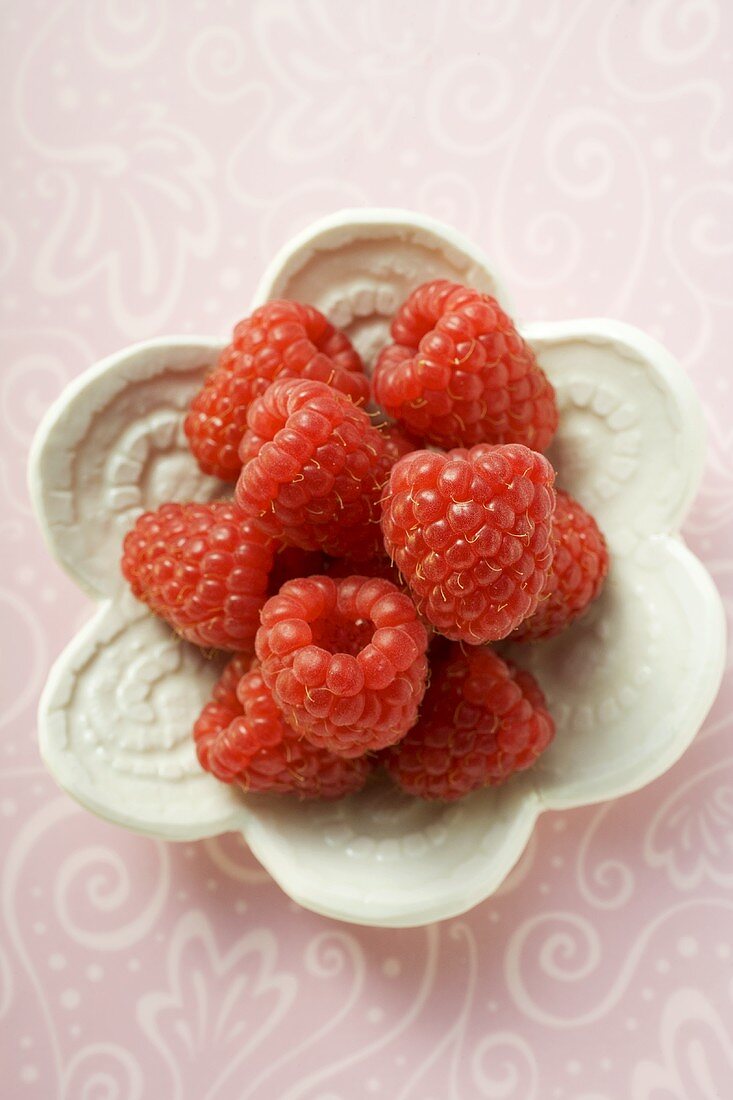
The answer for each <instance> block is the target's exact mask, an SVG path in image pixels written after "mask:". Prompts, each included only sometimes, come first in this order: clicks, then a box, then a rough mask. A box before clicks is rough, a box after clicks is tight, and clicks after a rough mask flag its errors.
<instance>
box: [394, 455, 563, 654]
mask: <svg viewBox="0 0 733 1100" xmlns="http://www.w3.org/2000/svg"><path fill="white" fill-rule="evenodd" d="M554 477H555V473H554V470H553V469H552V466H551V465H550V463H549V462H548V461H547V459H546V458H543V457H542V455H540V454H537V453H536V452H535V451H530V450H528V449H527V448H526V447H522V446H520V445H519V444H517V443H511V444H507V445H506V446H497V447H492V446H490V445H486V444H484V445H479V446H476V447H473V448H472V449H471V450H470V451H465V450H455V451H449V452H448V454H437V453H435V452H433V451H413V453H412V454H409V455H407V456H406V457H405V458H401V459H400V460H399V462H397V463H395V465H394V467H393V469H392V473H391V475H390V481H389V487H388V489H387V490H386V491H385V496H384V503H383V505H382V531H383V533H384V542H385V547H386V549H387V552H388V553H389V554H390V555H391V557H392V559H393V560H394V562H395V564H396V565H397V568H398V569H399V571H400V573H401V574H402V576H403V578H404V580H405V581H406V582H407V584H408V585H409V588H410V591H411V592H412V595H413V598H414V599H415V602H416V604H417V608H418V610H419V611H420V613H421V614H423V615H424V616H425V618H426V619H427V620H428V621H429V622H430V623H432V625H433V626H434V627H435V629H436V630H437V631H439V632H440V633H441V634H445V635H446V636H447V637H448V638H453V639H455V640H463V641H466V642H472V643H474V644H480V643H484V642H491V641H497V640H498V639H499V638H505V637H506V636H507V634H510V633H511V631H512V630H514V629H515V627H517V626H518V625H519V623H521V622H522V620H523V619H525V618H526V617H527V616H528V615H531V614H532V612H533V611H534V610H535V608H536V607H537V603H538V600H539V597H540V592H541V591H542V588H543V586H544V583H545V580H546V578H547V574H548V571H549V568H550V565H551V564H552V546H551V544H550V538H549V536H550V525H551V521H552V512H553V509H554V506H555V494H554V491H553V488H552V485H553V481H554Z"/></svg>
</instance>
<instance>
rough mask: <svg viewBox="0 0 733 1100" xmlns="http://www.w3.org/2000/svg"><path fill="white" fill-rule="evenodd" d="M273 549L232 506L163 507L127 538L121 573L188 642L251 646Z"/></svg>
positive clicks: (141, 521) (140, 521) (149, 514)
mask: <svg viewBox="0 0 733 1100" xmlns="http://www.w3.org/2000/svg"><path fill="white" fill-rule="evenodd" d="M274 553H275V544H274V542H273V540H272V539H271V538H269V536H268V535H266V534H265V533H264V532H263V531H262V530H261V529H260V528H259V527H258V525H257V524H256V523H254V522H253V521H252V520H251V519H247V517H246V516H244V515H243V514H242V512H240V510H239V509H238V508H237V506H236V505H235V504H234V503H233V502H231V501H220V502H218V503H215V504H164V505H162V507H160V508H158V510H157V511H155V512H146V513H145V514H144V515H142V516H140V518H139V519H138V521H137V523H136V524H135V526H134V527H133V529H132V530H131V531H130V532H129V533H128V534H127V536H126V538H125V542H124V548H123V554H122V572H123V574H124V576H125V578H126V579H127V581H128V582H129V584H130V587H131V588H132V591H133V594H134V595H135V596H136V597H137V599H139V600H142V601H143V602H144V603H146V604H147V605H148V607H149V608H150V610H151V611H154V612H155V614H156V615H160V617H161V618H163V619H165V620H166V622H168V623H170V625H171V626H172V627H173V628H174V630H176V631H177V632H178V633H179V634H180V635H181V637H182V638H185V639H186V640H187V641H189V642H195V643H196V645H200V646H206V647H211V646H213V647H214V648H216V649H232V650H246V649H250V648H251V646H252V643H253V641H254V636H255V633H256V631H257V627H258V626H259V613H260V608H261V607H262V605H263V604H264V602H265V599H266V595H267V583H268V575H269V573H270V569H271V568H272V561H273V555H274Z"/></svg>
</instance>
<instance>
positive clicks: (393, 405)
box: [372, 279, 558, 451]
mask: <svg viewBox="0 0 733 1100" xmlns="http://www.w3.org/2000/svg"><path fill="white" fill-rule="evenodd" d="M391 332H392V339H393V341H394V343H393V344H389V345H388V346H387V347H386V348H384V350H383V351H382V353H381V354H380V356H379V358H378V360H377V364H376V367H375V370H374V376H373V379H372V386H373V391H374V396H375V399H376V401H377V402H378V403H379V404H380V405H382V406H383V408H384V409H385V410H386V411H387V412H388V413H389V414H390V416H393V417H395V418H396V419H397V420H398V421H399V422H400V423H401V424H402V425H403V426H404V427H405V428H406V429H407V431H409V432H412V433H413V435H415V436H417V437H418V438H420V439H423V440H425V441H426V442H429V443H434V444H436V445H437V446H439V447H445V448H450V447H457V446H465V447H470V446H473V445H474V444H476V443H484V442H487V443H522V444H524V445H525V446H527V447H531V448H532V449H533V450H536V451H543V450H544V449H545V448H546V447H547V445H548V444H549V442H550V440H551V439H552V436H553V435H554V433H555V430H556V428H557V421H558V413H557V405H556V402H555V393H554V390H553V388H552V386H551V385H550V383H549V381H548V380H547V378H546V377H545V374H544V373H543V371H542V369H541V368H540V366H539V365H538V363H537V359H536V357H535V354H534V352H533V350H532V348H531V347H530V346H529V345H528V344H527V343H526V342H525V341H524V340H523V339H522V337H521V336H520V335H519V333H518V332H517V330H516V328H515V327H514V325H513V323H512V321H511V320H510V318H509V317H507V315H506V314H505V313H504V311H503V310H502V309H501V307H500V305H499V303H498V302H497V301H496V299H495V298H492V297H491V296H490V295H489V294H482V293H480V292H479V291H478V290H472V289H470V288H469V287H464V286H461V285H460V284H458V283H451V282H448V281H447V280H445V279H437V280H435V281H433V282H430V283H424V284H423V285H422V286H420V287H418V288H417V290H415V291H413V293H412V294H411V295H410V297H409V298H408V299H407V301H406V302H405V303H404V304H403V305H402V306H401V308H400V309H399V310H398V311H397V314H396V316H395V318H394V321H393V322H392V328H391Z"/></svg>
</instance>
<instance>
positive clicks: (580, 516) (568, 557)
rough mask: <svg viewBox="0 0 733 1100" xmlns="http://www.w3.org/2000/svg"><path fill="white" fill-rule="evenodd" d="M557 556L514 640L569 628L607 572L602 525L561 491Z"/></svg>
mask: <svg viewBox="0 0 733 1100" xmlns="http://www.w3.org/2000/svg"><path fill="white" fill-rule="evenodd" d="M552 541H553V545H554V547H555V556H554V558H553V562H552V568H551V569H550V572H549V573H548V575H547V580H546V581H545V586H544V588H543V589H542V594H541V596H540V602H539V604H538V605H537V610H536V611H535V612H534V614H533V615H530V617H529V618H528V619H525V621H524V622H523V623H522V624H521V626H519V627H518V629H517V630H516V631H515V632H514V634H513V635H512V640H515V639H516V640H517V641H519V642H534V641H536V640H537V639H539V638H552V637H553V636H554V635H555V634H559V633H560V632H561V631H562V630H564V629H565V627H567V626H570V624H571V623H572V622H574V621H575V619H578V618H579V617H580V616H581V615H582V614H583V613H584V612H585V611H586V610H587V609H588V607H589V606H590V604H591V603H592V602H593V600H595V599H596V597H597V596H598V595H600V591H601V589H602V588H603V582H604V581H605V579H606V574H607V573H608V549H607V547H606V540H605V539H604V537H603V535H602V534H601V532H600V530H599V529H598V524H597V523H596V521H595V520H594V519H593V517H592V516H591V515H589V514H588V512H586V510H585V508H583V506H582V505H581V504H578V502H577V500H573V498H572V497H571V496H570V494H569V493H564V492H562V490H558V492H557V506H556V508H555V515H554V517H553V520H552Z"/></svg>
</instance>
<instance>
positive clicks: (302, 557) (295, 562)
mask: <svg viewBox="0 0 733 1100" xmlns="http://www.w3.org/2000/svg"><path fill="white" fill-rule="evenodd" d="M325 564H326V559H325V558H324V556H323V554H322V553H321V552H320V550H301V549H300V547H299V546H281V547H280V549H279V550H278V552H277V553H276V554H275V561H274V562H273V566H272V570H271V571H270V580H269V583H268V585H267V595H268V596H276V595H277V593H278V592H279V591H280V589H281V588H282V586H283V585H284V584H285V581H294V580H298V578H299V577H310V576H312V575H313V574H314V573H323V571H324V569H325ZM352 572H353V570H352Z"/></svg>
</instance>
